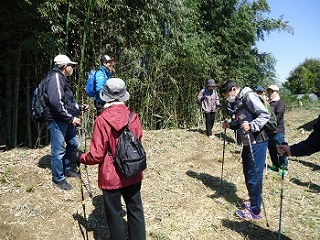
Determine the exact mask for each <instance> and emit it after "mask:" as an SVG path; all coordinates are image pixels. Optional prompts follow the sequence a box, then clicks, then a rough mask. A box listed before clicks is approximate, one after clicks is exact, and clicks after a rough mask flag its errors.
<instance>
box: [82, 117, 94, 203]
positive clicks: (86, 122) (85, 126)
mask: <svg viewBox="0 0 320 240" xmlns="http://www.w3.org/2000/svg"><path fill="white" fill-rule="evenodd" d="M83 120H84V146H83V148H84V149H82V150H83V152H85V151H87V141H86V139H87V129H88V128H87V126H88V111H84V112H83ZM84 168H85V170H86V174H87V181H88V185H89V196H90V197H91V198H92V187H91V184H90V179H89V172H88V167H87V165H84Z"/></svg>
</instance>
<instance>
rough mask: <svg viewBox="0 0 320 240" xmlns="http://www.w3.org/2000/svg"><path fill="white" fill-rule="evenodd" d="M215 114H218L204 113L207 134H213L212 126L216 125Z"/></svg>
mask: <svg viewBox="0 0 320 240" xmlns="http://www.w3.org/2000/svg"><path fill="white" fill-rule="evenodd" d="M215 116H216V113H215V112H209V113H204V117H205V119H206V132H207V136H211V135H212V128H213V125H214V119H215Z"/></svg>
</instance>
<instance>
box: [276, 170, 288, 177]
mask: <svg viewBox="0 0 320 240" xmlns="http://www.w3.org/2000/svg"><path fill="white" fill-rule="evenodd" d="M282 173H283V176H286V175H287V173H288V170H286V169H280V170H279V172H278V174H279V176H280V177H282Z"/></svg>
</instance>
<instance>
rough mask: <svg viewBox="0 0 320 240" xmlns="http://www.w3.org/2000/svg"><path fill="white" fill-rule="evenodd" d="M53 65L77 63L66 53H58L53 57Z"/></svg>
mask: <svg viewBox="0 0 320 240" xmlns="http://www.w3.org/2000/svg"><path fill="white" fill-rule="evenodd" d="M53 61H54V64H55V65H67V64H78V63H77V62H73V61H71V60H70V58H69V57H68V56H66V55H62V54H59V55H57V56H56V57H55V58H54V60H53Z"/></svg>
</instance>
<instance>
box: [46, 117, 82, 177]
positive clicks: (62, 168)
mask: <svg viewBox="0 0 320 240" xmlns="http://www.w3.org/2000/svg"><path fill="white" fill-rule="evenodd" d="M48 128H49V129H50V140H51V170H52V179H53V181H54V182H56V183H58V182H61V181H63V180H64V179H65V176H64V174H65V173H67V172H69V171H71V161H70V160H71V157H72V152H73V151H75V150H77V149H78V140H77V137H76V131H75V128H74V126H73V125H72V124H71V123H67V122H56V121H50V122H49V123H48Z"/></svg>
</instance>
